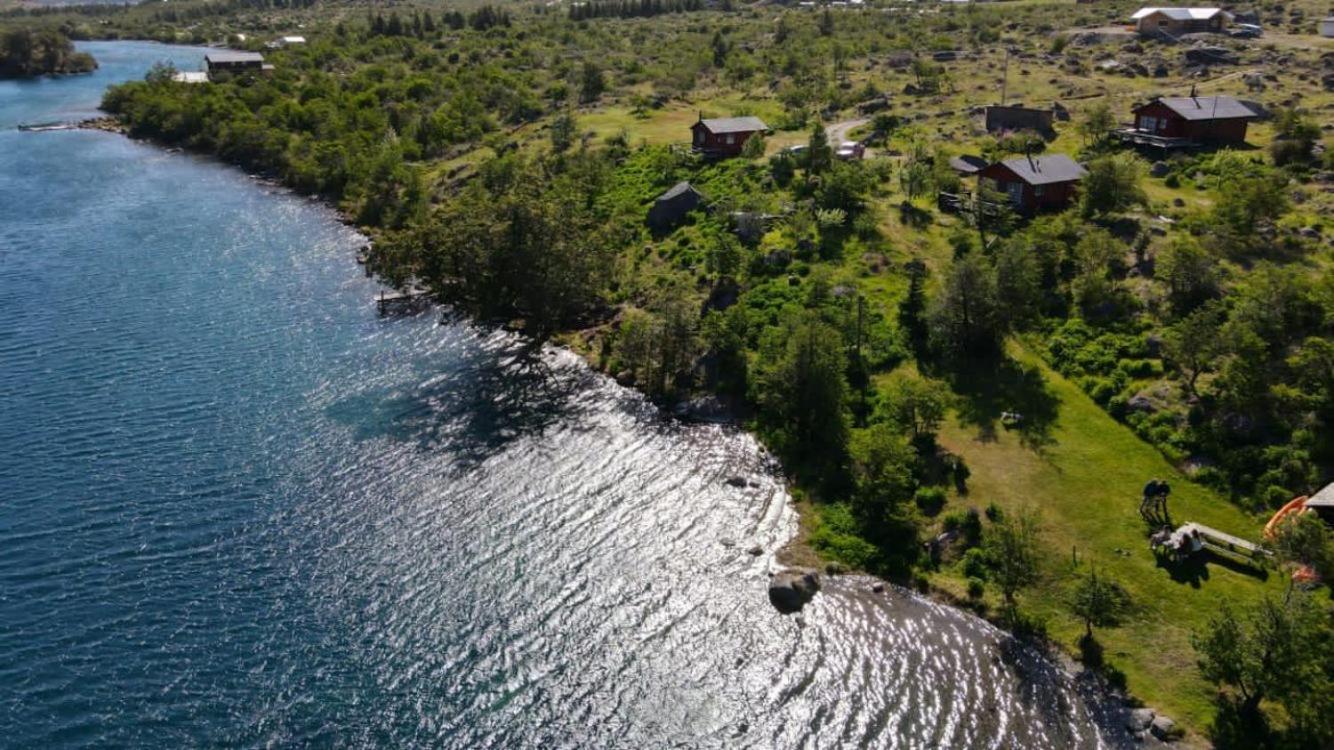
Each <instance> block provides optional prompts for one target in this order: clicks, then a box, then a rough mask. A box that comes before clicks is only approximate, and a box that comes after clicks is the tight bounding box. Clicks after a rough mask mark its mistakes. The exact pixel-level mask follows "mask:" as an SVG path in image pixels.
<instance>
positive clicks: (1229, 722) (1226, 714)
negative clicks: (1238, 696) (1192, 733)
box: [1209, 694, 1279, 750]
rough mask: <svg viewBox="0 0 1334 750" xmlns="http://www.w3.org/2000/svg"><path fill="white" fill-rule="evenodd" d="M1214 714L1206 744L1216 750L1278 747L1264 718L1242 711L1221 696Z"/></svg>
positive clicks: (1257, 713)
mask: <svg viewBox="0 0 1334 750" xmlns="http://www.w3.org/2000/svg"><path fill="white" fill-rule="evenodd" d="M1215 705H1216V707H1217V713H1215V714H1214V723H1213V725H1212V726H1211V727H1210V728H1209V740H1210V741H1211V742H1213V743H1214V747H1215V748H1218V750H1243V749H1244V750H1261V749H1262V748H1272V747H1276V746H1278V744H1279V743H1278V738H1277V737H1275V735H1274V731H1273V729H1272V728H1271V727H1270V726H1269V723H1268V722H1267V721H1265V717H1264V715H1263V714H1261V713H1259V712H1248V711H1245V710H1243V709H1242V708H1241V707H1240V706H1238V705H1237V704H1236V702H1234V701H1232V700H1231V699H1229V698H1228V697H1226V696H1224V695H1221V694H1220V695H1219V696H1218V697H1217V699H1216V700H1215Z"/></svg>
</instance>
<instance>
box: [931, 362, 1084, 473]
mask: <svg viewBox="0 0 1334 750" xmlns="http://www.w3.org/2000/svg"><path fill="white" fill-rule="evenodd" d="M946 377H947V378H948V379H949V382H950V385H951V387H952V388H953V389H954V392H955V393H957V394H958V395H959V403H958V415H959V421H960V422H962V423H963V424H964V425H966V426H968V427H973V428H976V429H977V433H978V437H979V438H980V439H981V440H983V441H985V442H990V441H993V440H995V439H996V430H997V429H998V428H1003V429H1006V430H1011V431H1014V432H1017V433H1018V434H1019V440H1020V442H1021V443H1022V444H1023V445H1024V447H1026V448H1029V449H1031V450H1034V451H1038V452H1041V451H1042V450H1043V449H1045V448H1046V447H1047V446H1049V445H1051V444H1052V443H1054V442H1055V439H1054V438H1052V436H1051V433H1052V430H1053V429H1054V428H1055V426H1056V421H1057V418H1058V417H1059V414H1060V403H1061V401H1060V398H1059V397H1057V396H1056V394H1055V393H1053V392H1052V390H1051V389H1050V388H1049V387H1047V381H1046V378H1044V377H1043V375H1042V371H1041V370H1040V369H1039V368H1038V367H1036V366H1034V365H1025V364H1022V363H1020V362H1016V361H1014V360H1012V359H1010V358H1008V357H1001V358H999V359H996V360H979V361H975V362H973V363H971V364H967V365H963V366H960V367H956V368H955V369H954V371H953V372H951V373H949V374H948V375H947V376H946ZM1006 412H1010V413H1015V414H1018V415H1019V418H1018V419H1017V420H1013V421H1011V422H1009V423H1004V424H1003V423H1002V415H1003V414H1005V413H1006Z"/></svg>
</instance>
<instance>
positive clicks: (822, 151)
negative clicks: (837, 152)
mask: <svg viewBox="0 0 1334 750" xmlns="http://www.w3.org/2000/svg"><path fill="white" fill-rule="evenodd" d="M833 164H834V150H833V149H832V148H830V146H829V134H828V133H826V132H825V129H824V125H823V124H821V123H820V121H819V120H816V122H815V127H814V128H813V129H812V130H811V140H810V144H809V146H808V148H807V149H806V178H807V181H808V182H809V180H810V178H811V177H812V176H814V175H818V174H822V173H824V172H827V171H829V168H830V167H831V166H833Z"/></svg>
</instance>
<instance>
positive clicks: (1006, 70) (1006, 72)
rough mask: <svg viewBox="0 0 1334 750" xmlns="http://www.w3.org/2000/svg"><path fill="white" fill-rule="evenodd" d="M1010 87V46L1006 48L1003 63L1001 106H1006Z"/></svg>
mask: <svg viewBox="0 0 1334 750" xmlns="http://www.w3.org/2000/svg"><path fill="white" fill-rule="evenodd" d="M1009 87H1010V48H1009V47H1006V48H1005V62H1004V63H1002V64H1001V106H1002V107H1004V106H1005V96H1006V94H1007V89H1009Z"/></svg>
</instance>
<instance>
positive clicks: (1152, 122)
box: [1132, 96, 1259, 145]
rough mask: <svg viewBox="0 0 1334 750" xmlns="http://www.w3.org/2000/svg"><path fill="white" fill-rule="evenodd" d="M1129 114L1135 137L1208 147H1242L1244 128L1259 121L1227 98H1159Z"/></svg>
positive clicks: (1245, 105)
mask: <svg viewBox="0 0 1334 750" xmlns="http://www.w3.org/2000/svg"><path fill="white" fill-rule="evenodd" d="M1132 111H1133V112H1134V114H1135V124H1134V128H1133V131H1134V132H1135V133H1138V134H1143V135H1150V136H1156V137H1158V138H1185V139H1188V140H1190V141H1193V142H1195V143H1209V144H1236V145H1239V144H1243V143H1245V142H1246V126H1247V124H1248V123H1250V121H1251V120H1254V119H1257V118H1258V117H1259V115H1258V114H1257V113H1256V112H1255V110H1253V109H1251V108H1250V106H1248V105H1247V104H1246V103H1245V102H1243V101H1241V100H1240V99H1234V98H1232V97H1230V96H1181V97H1162V98H1159V99H1154V100H1152V101H1150V102H1149V103H1148V104H1143V105H1140V106H1138V107H1136V108H1135V109H1134V110H1132Z"/></svg>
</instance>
